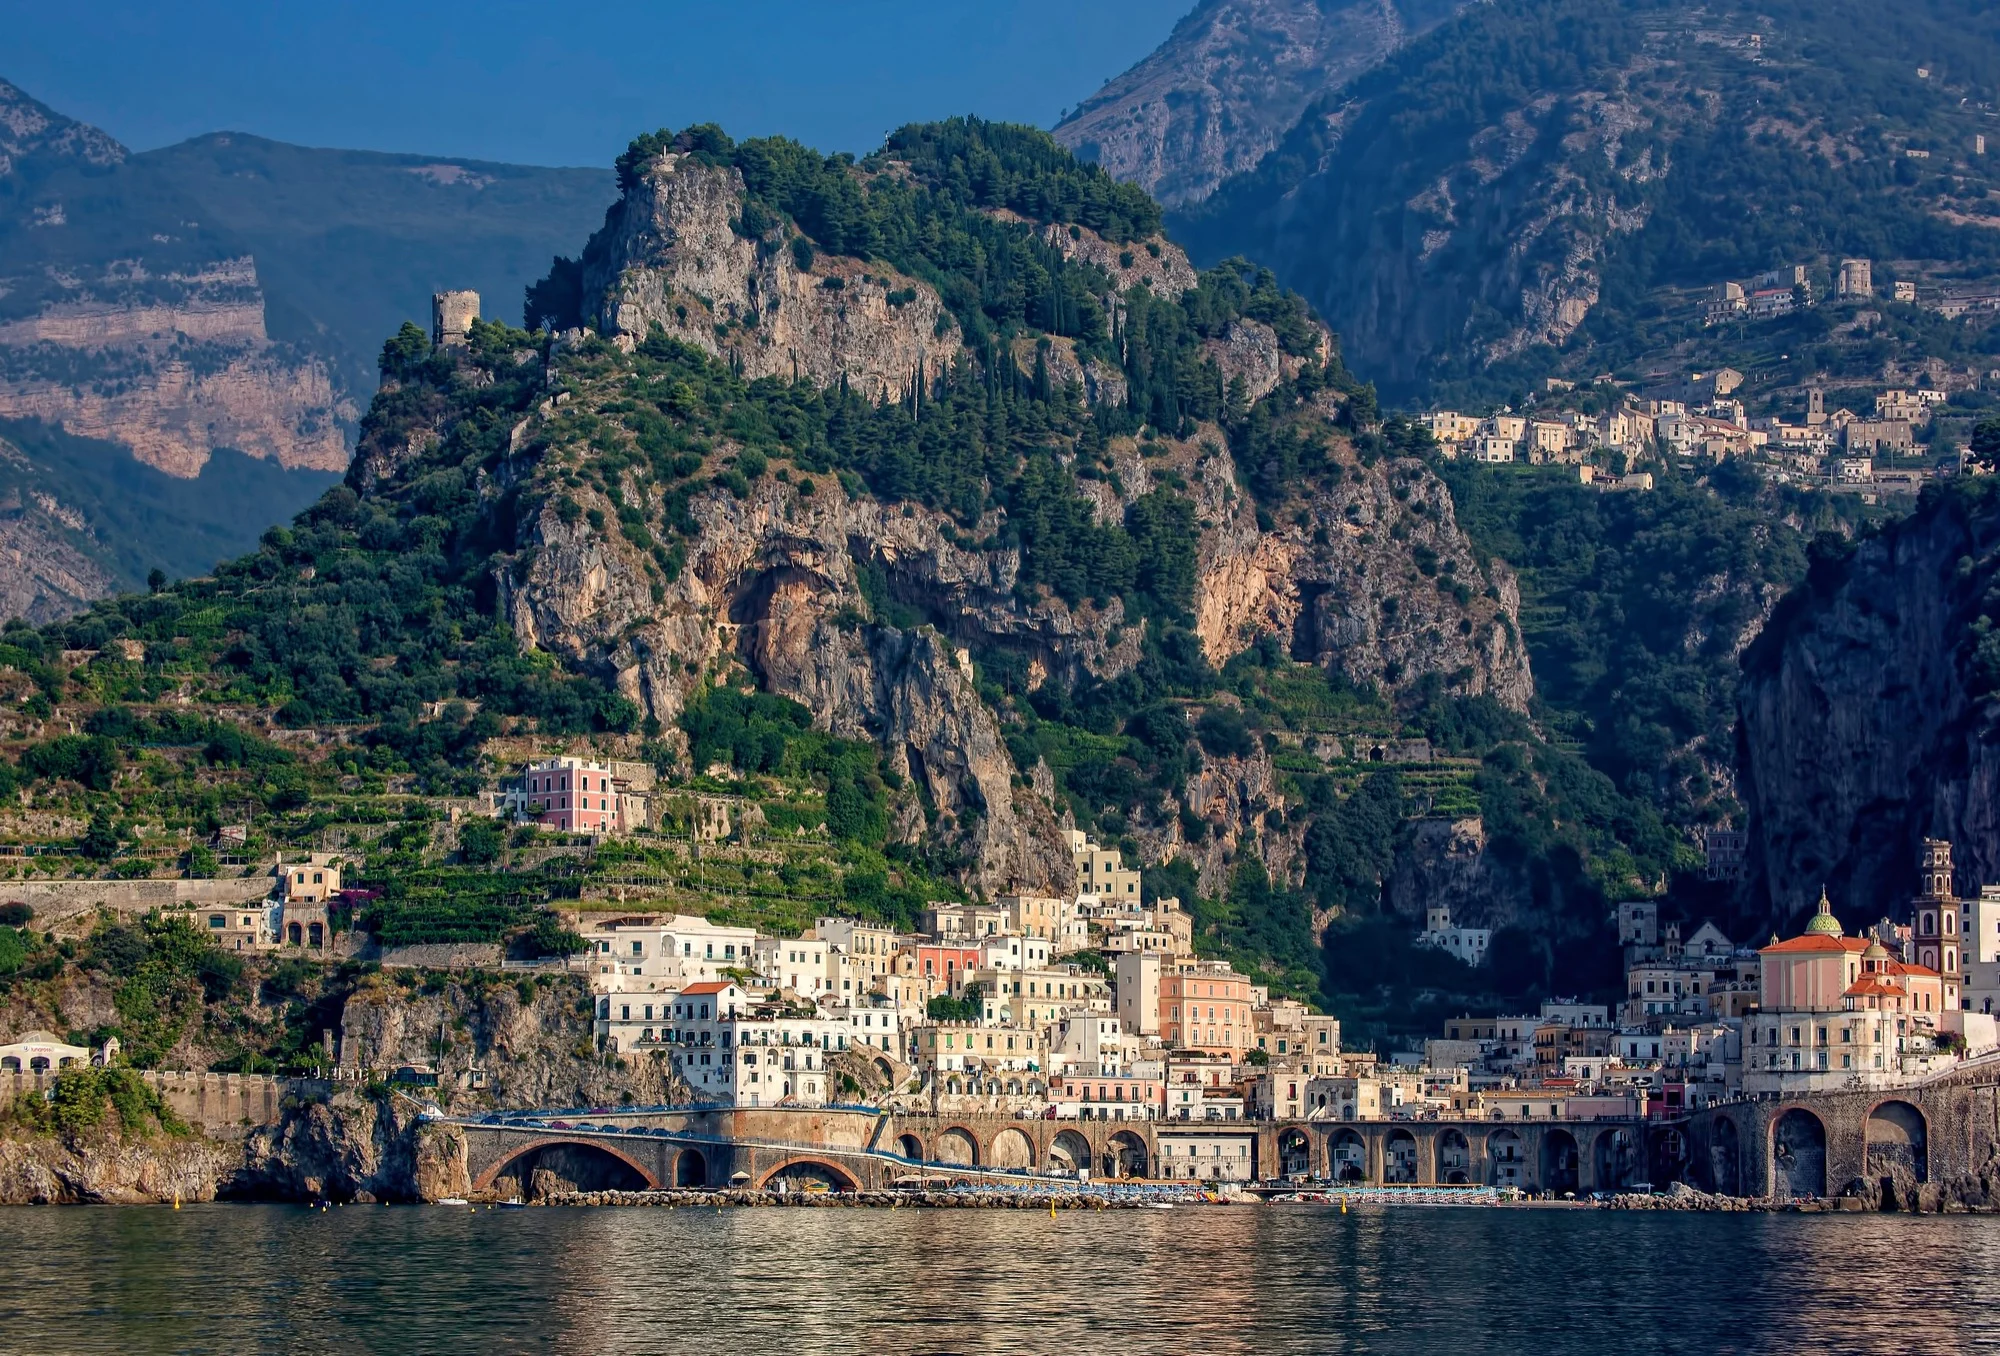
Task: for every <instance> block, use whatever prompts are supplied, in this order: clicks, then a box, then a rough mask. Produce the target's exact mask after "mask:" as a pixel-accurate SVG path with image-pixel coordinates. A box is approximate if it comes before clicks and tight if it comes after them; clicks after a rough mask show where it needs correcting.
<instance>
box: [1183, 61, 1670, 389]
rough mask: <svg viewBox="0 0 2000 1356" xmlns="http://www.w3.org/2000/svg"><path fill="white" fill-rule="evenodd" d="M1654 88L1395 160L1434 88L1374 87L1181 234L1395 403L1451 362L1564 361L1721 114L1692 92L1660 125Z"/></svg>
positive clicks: (1637, 81) (1605, 85) (1526, 109)
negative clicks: (1279, 293) (1699, 122)
mask: <svg viewBox="0 0 2000 1356" xmlns="http://www.w3.org/2000/svg"><path fill="white" fill-rule="evenodd" d="M1415 50H1416V49H1412V52H1413V53H1414V52H1415ZM1653 72H1654V65H1653V60H1652V57H1651V56H1650V55H1647V54H1641V53H1633V54H1630V55H1629V56H1628V57H1626V58H1625V60H1624V61H1623V62H1605V63H1603V64H1602V65H1601V66H1600V67H1599V68H1597V69H1593V70H1592V71H1590V73H1589V75H1588V77H1587V81H1588V85H1587V88H1585V89H1583V90H1580V91H1570V92H1569V93H1568V95H1567V97H1561V96H1558V95H1557V94H1555V93H1548V94H1545V95H1540V96H1538V97H1534V98H1531V99H1527V100H1523V101H1521V102H1519V103H1518V104H1516V105H1514V106H1512V107H1509V108H1507V109H1505V110H1504V112H1502V113H1501V114H1500V115H1499V116H1497V117H1495V118H1494V119H1492V120H1491V121H1490V122H1488V123H1483V124H1482V125H1480V126H1479V127H1477V128H1476V129H1472V130H1470V132H1469V134H1468V135H1466V136H1465V137H1464V138H1463V139H1449V138H1447V137H1445V136H1442V135H1440V136H1438V137H1437V138H1436V139H1435V140H1433V141H1428V142H1426V143H1424V144H1422V145H1420V146H1418V147H1407V146H1404V147H1399V148H1398V149H1396V150H1394V151H1392V150H1391V149H1390V146H1389V142H1387V141H1385V137H1387V136H1388V135H1389V134H1388V133H1387V132H1386V131H1385V130H1384V129H1385V128H1386V127H1388V126H1390V125H1392V124H1394V122H1395V120H1396V118H1397V117H1398V116H1399V113H1400V112H1401V111H1402V110H1405V109H1406V108H1407V107H1408V106H1409V105H1411V104H1413V103H1424V102H1427V101H1428V100H1430V99H1431V98H1432V97H1434V96H1435V94H1436V90H1435V89H1434V88H1433V87H1431V86H1429V85H1427V84H1423V83H1422V82H1424V81H1426V80H1428V79H1430V78H1431V77H1429V76H1427V75H1425V74H1423V73H1422V72H1421V71H1419V72H1414V73H1411V74H1409V75H1408V76H1407V77H1406V78H1407V80H1408V81H1409V82H1410V88H1400V87H1397V86H1395V85H1394V84H1389V85H1386V86H1385V87H1383V88H1381V89H1376V88H1374V86H1373V85H1371V86H1370V88H1369V89H1368V90H1367V91H1366V92H1365V97H1361V98H1359V99H1358V100H1357V101H1350V100H1348V99H1347V97H1346V95H1344V94H1343V95H1340V96H1329V97H1328V98H1326V99H1323V100H1322V101H1320V102H1319V103H1318V104H1315V105H1314V107H1313V108H1311V109H1309V110H1307V112H1306V114H1305V115H1304V116H1303V117H1302V118H1301V120H1300V122H1299V124H1298V126H1297V128H1295V129H1294V130H1293V131H1292V132H1291V133H1290V134H1289V136H1288V138H1287V141H1286V148H1285V151H1284V152H1283V154H1282V155H1281V156H1279V157H1274V159H1273V160H1272V162H1270V164H1269V165H1267V166H1266V167H1265V168H1264V169H1262V170H1259V171H1257V172H1256V173H1253V174H1248V175H1245V176H1243V177H1241V178H1240V179H1238V180H1237V181H1235V182H1233V183H1232V184H1231V185H1230V186H1229V187H1228V188H1227V189H1226V190H1225V191H1224V192H1222V193H1219V194H1217V195H1216V196H1215V197H1214V198H1213V199H1212V200H1211V201H1210V202H1209V203H1208V204H1206V205H1205V206H1204V208H1203V210H1202V213H1201V215H1200V219H1199V220H1196V221H1190V222H1189V223H1188V224H1187V226H1186V228H1185V232H1184V233H1185V234H1186V235H1188V236H1189V238H1191V239H1192V240H1193V241H1194V242H1195V244H1196V246H1197V252H1198V253H1204V254H1206V253H1217V254H1221V253H1235V252H1243V253H1248V254H1250V255H1252V256H1253V257H1256V258H1258V259H1261V260H1263V261H1265V262H1268V263H1269V264H1271V265H1272V266H1273V267H1274V268H1276V269H1277V270H1278V272H1279V274H1280V275H1281V276H1282V277H1283V278H1284V279H1285V281H1286V283H1287V284H1288V285H1290V286H1293V287H1296V288H1298V289H1299V290H1300V291H1302V292H1304V293H1305V294H1306V296H1307V297H1309V298H1310V299H1311V300H1312V301H1313V303H1314V305H1315V306H1317V307H1318V308H1319V310H1320V311H1321V313H1322V314H1324V315H1325V316H1326V317H1327V318H1328V320H1329V321H1330V322H1331V323H1332V324H1333V326H1334V327H1335V328H1336V329H1338V330H1339V332H1340V334H1341V336H1342V340H1343V344H1344V347H1345V349H1346V351H1347V353H1348V354H1349V356H1350V358H1351V359H1352V360H1353V361H1354V362H1356V363H1357V364H1359V365H1360V366H1361V368H1362V369H1363V370H1365V371H1367V372H1368V373H1369V374H1370V375H1371V376H1374V377H1375V378H1376V379H1377V380H1378V381H1380V382H1382V383H1384V384H1385V385H1387V386H1390V387H1393V388H1397V389H1406V388H1408V387H1410V386H1412V385H1417V384H1420V383H1421V382H1422V381H1423V380H1425V379H1426V375H1427V373H1426V369H1427V367H1429V366H1430V365H1431V364H1433V363H1434V362H1435V361H1436V360H1437V359H1438V358H1439V357H1441V356H1446V355H1448V356H1449V357H1450V358H1451V359H1453V360H1454V361H1461V362H1464V363H1467V364H1469V365H1470V366H1472V367H1473V368H1475V369H1476V368H1478V367H1482V366H1484V365H1486V364H1489V363H1493V362H1498V361H1501V360H1504V359H1507V358H1512V357H1515V356H1517V355H1519V354H1520V353H1522V352H1524V351H1526V350H1528V349H1531V348H1536V347H1538V346H1544V345H1546V346H1551V347H1560V346H1561V345H1562V344H1564V343H1565V342H1566V341H1567V340H1568V339H1569V338H1570V336H1571V335H1572V334H1574V333H1575V332H1576V330H1577V329H1578V327H1580V326H1581V325H1582V324H1583V323H1584V321H1585V320H1586V319H1587V317H1588V316H1589V315H1590V312H1591V310H1592V308H1593V307H1594V306H1596V304H1597V300H1598V297H1599V295H1600V292H1601V291H1602V288H1603V283H1604V277H1605V269H1606V267H1607V266H1608V260H1609V258H1610V256H1611V255H1612V253H1613V252H1614V251H1615V250H1616V249H1617V247H1618V242H1619V241H1620V239H1621V238H1622V237H1625V236H1627V235H1630V234H1632V233H1634V232H1637V231H1639V230H1641V229H1642V228H1643V227H1644V226H1645V224H1646V222H1647V221H1648V219H1649V217H1650V214H1651V212H1652V210H1653V206H1652V205H1653V200H1654V196H1655V193H1654V190H1655V188H1656V186H1657V185H1658V184H1659V183H1660V182H1661V181H1662V180H1663V179H1664V178H1665V176H1666V175H1667V173H1668V171H1669V169H1670V168H1671V163H1672V147H1673V145H1674V143H1675V141H1676V139H1677V138H1678V137H1679V136H1680V135H1681V134H1682V133H1684V132H1685V131H1686V128H1687V126H1688V124H1689V123H1690V122H1691V121H1693V120H1696V119H1698V118H1699V117H1701V116H1703V114H1704V110H1706V109H1707V107H1708V105H1707V104H1705V103H1704V102H1703V99H1702V97H1700V96H1698V95H1696V94H1695V92H1694V91H1689V93H1690V96H1691V97H1690V98H1689V99H1688V100H1687V101H1685V102H1684V103H1682V104H1679V105H1676V106H1675V107H1674V108H1673V109H1671V110H1669V111H1666V112H1662V111H1661V110H1660V108H1659V107H1658V105H1659V100H1658V95H1657V91H1656V90H1653V89H1651V88H1647V89H1646V92H1645V93H1643V94H1642V93H1640V92H1638V90H1639V87H1640V86H1643V85H1644V84H1645V82H1646V81H1647V80H1648V79H1649V78H1651V76H1652V74H1653ZM1377 83H1380V82H1377ZM1642 129H1643V131H1642ZM1642 135H1643V137H1644V140H1645V147H1644V149H1643V150H1636V149H1634V143H1637V142H1638V141H1639V140H1640V139H1641V137H1642ZM1392 157H1393V159H1392ZM1389 181H1393V183H1394V187H1393V189H1391V188H1386V187H1385V184H1386V183H1387V182H1389ZM1364 259H1365V260H1367V264H1366V266H1365V267H1363V266H1361V265H1360V263H1359V261H1361V260H1364Z"/></svg>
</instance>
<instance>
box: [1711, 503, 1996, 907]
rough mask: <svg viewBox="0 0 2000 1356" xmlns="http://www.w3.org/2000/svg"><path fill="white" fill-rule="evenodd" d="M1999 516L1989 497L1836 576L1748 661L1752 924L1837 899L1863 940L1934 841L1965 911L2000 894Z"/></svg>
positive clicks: (1947, 506) (1928, 509)
mask: <svg viewBox="0 0 2000 1356" xmlns="http://www.w3.org/2000/svg"><path fill="white" fill-rule="evenodd" d="M1996 581H2000V507H1997V506H1996V504H1995V501H1994V497H1993V493H1992V490H1991V487H1990V486H1989V485H1987V484H1986V483H1985V482H1983V481H1982V482H1977V483H1976V484H1975V486H1974V487H1972V488H1965V487H1954V488H1953V490H1952V491H1950V492H1948V493H1945V494H1941V495H1938V496H1937V497H1935V498H1934V499H1932V500H1930V501H1928V502H1927V503H1926V504H1925V505H1924V507H1922V508H1921V509H1919V511H1918V512H1917V513H1916V514H1915V515H1914V516H1912V517H1911V518H1909V519H1907V520H1905V521H1903V522H1901V523H1898V524H1895V525H1893V526H1892V527H1890V528H1889V529H1887V530H1885V531H1884V532H1882V533H1880V534H1879V535H1877V536H1874V537H1871V538H1868V539H1866V540H1864V541H1863V542H1862V543H1861V544H1860V545H1859V546H1858V548H1857V549H1856V550H1855V551H1854V554H1853V556H1852V558H1851V559H1849V560H1848V561H1846V562H1845V563H1844V564H1834V563H1832V562H1830V561H1822V562H1821V563H1819V564H1818V565H1816V566H1815V568H1814V571H1813V578H1812V580H1811V581H1810V582H1809V583H1808V584H1807V585H1806V586H1804V587H1803V588H1802V589H1800V590H1799V591H1797V592H1796V593H1794V594H1793V595H1792V596H1791V597H1789V598H1788V599H1787V600H1786V601H1785V602H1784V603H1782V604H1781V605H1780V606H1779V608H1778V609H1777V611H1776V613H1775V614H1774V615H1773V617H1772V620H1771V622H1770V623H1769V625H1768V626H1767V627H1766V628H1765V631H1764V633H1763V634H1762V635H1761V636H1760V637H1759V638H1758V640H1757V641H1756V643H1755V644H1753V645H1752V646H1751V647H1750V649H1749V651H1748V652H1747V653H1746V655H1745V658H1744V678H1743V684H1742V687H1741V689H1740V691H1739V697H1738V702H1739V709H1740V712H1741V724H1740V727H1739V733H1738V738H1739V746H1740V755H1741V758H1740V761H1741V774H1742V796H1743V799H1744V802H1745V804H1746V805H1747V806H1748V809H1749V824H1748V827H1749V830H1750V852H1751V881H1750V883H1749V886H1748V891H1749V900H1748V904H1749V907H1750V908H1751V909H1752V911H1753V913H1755V912H1766V911H1767V912H1768V913H1769V916H1770V919H1771V921H1772V923H1773V925H1778V924H1782V923H1785V922H1786V921H1788V920H1790V919H1792V918H1794V917H1795V916H1796V915H1798V914H1799V913H1801V912H1803V911H1804V910H1806V909H1807V908H1809V907H1810V906H1811V904H1812V902H1813V901H1814V900H1816V899H1817V898H1818V896H1819V891H1820V887H1821V886H1822V885H1824V886H1825V887H1826V889H1827V892H1828V894H1829V896H1830V897H1831V898H1832V900H1833V902H1834V909H1835V912H1836V913H1837V914H1838V915H1840V917H1841V918H1842V920H1843V921H1844V922H1846V923H1847V924H1848V925H1849V928H1850V930H1852V929H1853V928H1854V927H1857V926H1861V925H1865V924H1867V923H1870V922H1872V921H1874V920H1875V919H1876V918H1879V917H1881V916H1883V915H1884V914H1892V915H1893V914H1895V913H1896V912H1897V910H1898V908H1899V907H1900V905H1901V904H1902V902H1903V901H1904V900H1905V899H1907V898H1908V897H1909V896H1910V895H1911V893H1912V892H1913V890H1914V888H1915V884H1916V861H1917V851H1918V848H1919V846H1920V845H1921V841H1922V839H1923V838H1924V837H1926V836H1932V837H1939V838H1948V839H1950V840H1951V841H1952V843H1953V846H1954V849H1955V862H1956V865H1957V868H1958V884H1959V889H1960V891H1961V893H1970V892H1972V891H1973V890H1974V889H1976V888H1977V887H1978V886H1979V885H1981V884H1984V883H1989V882H1992V881H1996V880H2000V751H1996V750H2000V743H1997V742H1996V736H2000V701H1996V699H1995V693H1996V680H2000V642H1996V641H1995V640H1994V639H1993V638H1992V628H1993V625H1994V622H1995V620H1996V618H1995V615H1994V614H1995V613H1996V612H2000V593H1996V592H1995V585H1996Z"/></svg>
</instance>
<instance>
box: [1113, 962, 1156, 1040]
mask: <svg viewBox="0 0 2000 1356" xmlns="http://www.w3.org/2000/svg"><path fill="white" fill-rule="evenodd" d="M1161 965H1162V958H1161V956H1160V954H1159V953H1158V952H1157V951H1127V952H1125V953H1124V954H1123V955H1121V956H1119V957H1118V959H1117V961H1116V962H1114V964H1113V968H1112V979H1113V982H1114V985H1115V989H1116V995H1117V1000H1118V1020H1119V1022H1120V1023H1121V1024H1122V1025H1123V1027H1124V1029H1125V1030H1126V1031H1129V1032H1131V1033H1132V1034H1133V1035H1135V1036H1158V1035H1159V1034H1160V969H1161Z"/></svg>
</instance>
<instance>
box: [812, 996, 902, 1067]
mask: <svg viewBox="0 0 2000 1356" xmlns="http://www.w3.org/2000/svg"><path fill="white" fill-rule="evenodd" d="M827 1015H828V1016H829V1017H832V1018H833V1019H834V1020H836V1021H840V1020H843V1019H844V1020H845V1021H846V1022H847V1043H848V1045H849V1046H850V1047H860V1046H867V1047H868V1048H870V1049H874V1050H880V1051H881V1052H882V1053H884V1054H886V1055H891V1056H893V1057H894V1058H896V1059H899V1060H903V1061H905V1062H907V1061H908V1060H909V1058H910V1051H909V1048H908V1045H907V1043H906V1041H905V1039H904V1035H903V1013H902V1012H901V1010H899V1009H898V1008H897V1006H896V1005H895V1004H894V1003H893V1002H891V1001H889V1000H888V999H887V998H883V997H881V996H879V995H870V996H857V997H856V998H855V999H854V1001H852V1002H845V1003H840V1004H836V1005H835V1006H833V1007H831V1008H829V1009H827Z"/></svg>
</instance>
